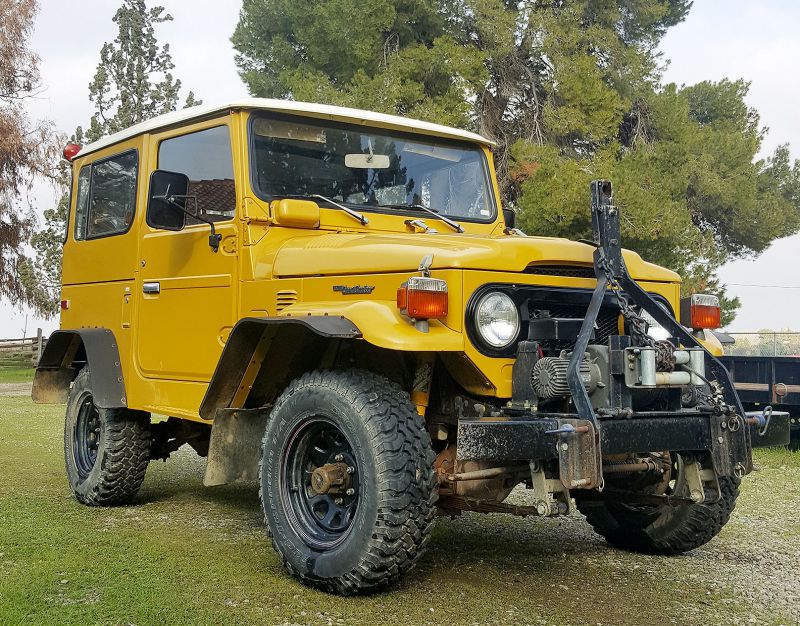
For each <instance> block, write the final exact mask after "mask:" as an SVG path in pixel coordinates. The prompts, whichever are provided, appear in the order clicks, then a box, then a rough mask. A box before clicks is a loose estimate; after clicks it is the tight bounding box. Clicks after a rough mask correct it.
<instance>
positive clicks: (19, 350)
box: [0, 328, 47, 368]
mask: <svg viewBox="0 0 800 626" xmlns="http://www.w3.org/2000/svg"><path fill="white" fill-rule="evenodd" d="M46 343H47V339H46V338H45V337H44V336H43V335H42V329H41V328H39V329H37V332H36V336H35V337H23V338H22V339H0V368H4V367H34V366H35V365H36V364H37V363H38V362H39V359H40V358H41V356H42V350H43V349H44V346H45V344H46Z"/></svg>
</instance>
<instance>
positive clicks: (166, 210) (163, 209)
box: [147, 170, 189, 230]
mask: <svg viewBox="0 0 800 626" xmlns="http://www.w3.org/2000/svg"><path fill="white" fill-rule="evenodd" d="M188 191H189V177H188V176H187V175H186V174H179V173H178V172H167V171H165V170H156V171H154V172H153V173H152V174H151V175H150V197H149V199H148V201H147V224H148V225H149V226H152V227H153V228H161V229H163V230H183V228H184V227H185V226H186V196H187V193H188Z"/></svg>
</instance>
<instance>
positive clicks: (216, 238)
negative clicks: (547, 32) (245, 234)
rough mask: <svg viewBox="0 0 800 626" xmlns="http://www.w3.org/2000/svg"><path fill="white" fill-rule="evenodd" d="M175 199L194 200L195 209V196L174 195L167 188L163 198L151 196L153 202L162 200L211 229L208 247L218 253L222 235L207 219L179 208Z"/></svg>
mask: <svg viewBox="0 0 800 626" xmlns="http://www.w3.org/2000/svg"><path fill="white" fill-rule="evenodd" d="M176 198H183V199H185V200H194V204H195V207H197V197H196V196H187V195H175V194H171V193H169V187H167V191H166V192H164V195H163V196H153V200H163V201H164V202H166V203H167V204H169V205H170V206H171V207H174V208H176V209H178V210H179V211H180V212H182V213H185V214H186V215H188V216H189V217H193V218H194V219H196V220H197V221H198V222H203V223H204V224H208V225H209V226H210V227H211V234H210V235H209V236H208V245H209V246H210V247H211V249H212V250H213V251H214V252H219V244H220V241H222V235H220V234H219V233H218V232H217V229H216V228H215V227H214V222H213V220H210V219H208V218H207V217H203V216H202V215H200V214H199V213H198V212H197V211H195V212H194V213H192V212H191V211H187V210H186V207H184V206H181V204H180V203H179V202H176Z"/></svg>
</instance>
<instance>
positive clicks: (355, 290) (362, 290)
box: [333, 285, 375, 296]
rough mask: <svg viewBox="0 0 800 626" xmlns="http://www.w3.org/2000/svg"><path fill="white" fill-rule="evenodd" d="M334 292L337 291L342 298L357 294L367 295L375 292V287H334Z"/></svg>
mask: <svg viewBox="0 0 800 626" xmlns="http://www.w3.org/2000/svg"><path fill="white" fill-rule="evenodd" d="M333 290H334V291H338V292H339V293H341V294H342V295H343V296H355V295H359V294H369V293H372V292H373V291H374V290H375V285H355V286H353V287H348V286H347V285H334V286H333Z"/></svg>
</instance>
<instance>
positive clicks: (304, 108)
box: [76, 98, 494, 158]
mask: <svg viewBox="0 0 800 626" xmlns="http://www.w3.org/2000/svg"><path fill="white" fill-rule="evenodd" d="M233 109H257V110H261V111H279V112H281V113H294V114H300V115H302V114H308V115H309V116H311V117H317V118H321V119H330V120H336V121H344V122H352V123H356V124H364V125H366V126H369V125H371V124H370V122H375V123H377V124H385V125H388V126H393V127H396V128H398V129H402V130H406V131H409V132H417V133H422V134H425V135H435V136H438V137H447V138H450V139H464V140H467V141H473V142H477V143H482V144H485V145H489V146H492V145H494V142H493V141H491V140H490V139H487V138H486V137H482V136H481V135H478V134H476V133H471V132H469V131H466V130H461V129H458V128H451V127H450V126H442V125H441V124H432V123H430V122H423V121H421V120H413V119H409V118H405V117H400V116H398V115H387V114H385V113H375V112H374V111H362V110H361V109H350V108H347V107H337V106H332V105H329V104H314V103H311V102H296V101H294V100H273V99H271V98H244V99H242V100H236V101H234V102H229V103H227V104H219V105H213V104H201V105H199V106H195V107H190V108H188V109H181V110H179V111H174V112H172V113H165V114H164V115H159V116H158V117H154V118H153V119H151V120H147V121H146V122H141V123H140V124H136V125H134V126H131V127H130V128H126V129H125V130H122V131H120V132H118V133H114V134H113V135H109V136H107V137H103V138H102V139H99V140H97V141H95V142H94V143H90V144H88V145H86V146H84V147H83V148H82V149H81V151H80V152H79V153H78V155H77V156H76V158H79V157H82V156H85V155H87V154H89V153H91V152H96V151H97V150H101V149H102V148H106V147H108V146H112V145H114V144H115V143H119V142H121V141H124V140H126V139H130V138H131V137H135V136H136V135H142V134H144V133H151V132H155V131H157V130H161V129H163V128H167V127H169V126H174V125H176V124H180V123H182V122H188V121H191V120H194V119H199V118H204V117H207V116H210V115H213V114H215V113H221V112H223V111H230V110H233Z"/></svg>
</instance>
